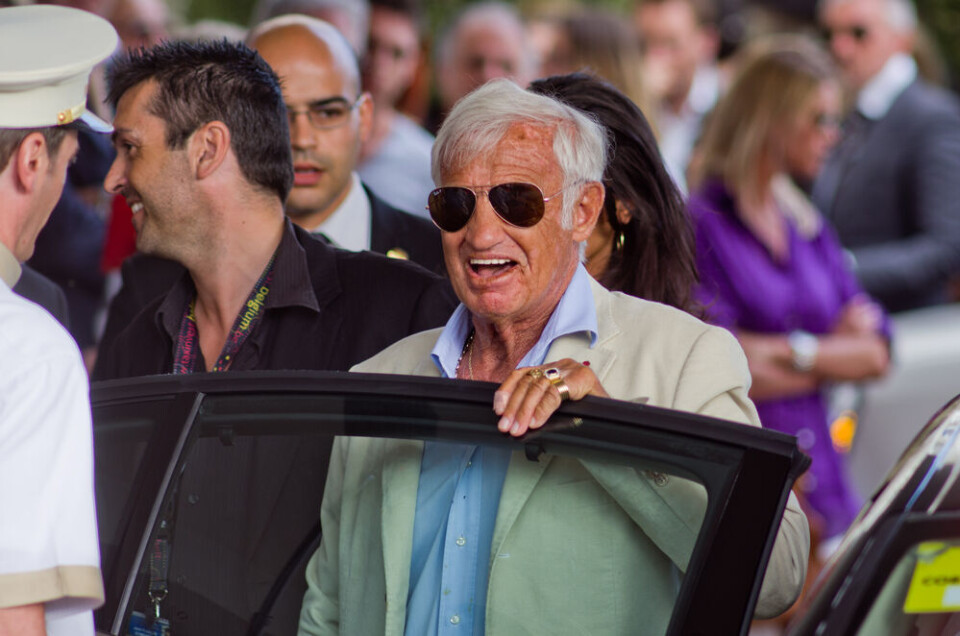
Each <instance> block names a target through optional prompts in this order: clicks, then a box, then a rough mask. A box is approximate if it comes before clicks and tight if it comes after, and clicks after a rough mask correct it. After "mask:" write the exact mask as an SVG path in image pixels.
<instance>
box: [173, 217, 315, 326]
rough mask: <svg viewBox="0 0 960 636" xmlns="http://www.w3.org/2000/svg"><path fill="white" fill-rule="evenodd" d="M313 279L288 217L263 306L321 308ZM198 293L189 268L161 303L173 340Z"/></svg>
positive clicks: (267, 307)
mask: <svg viewBox="0 0 960 636" xmlns="http://www.w3.org/2000/svg"><path fill="white" fill-rule="evenodd" d="M311 280H312V278H311V276H310V268H309V266H308V264H307V255H306V252H305V251H304V249H303V246H302V245H300V242H299V241H298V240H297V235H296V232H295V229H294V227H293V223H291V222H290V219H289V218H287V219H285V220H284V230H283V235H282V236H281V237H280V245H279V246H278V247H277V252H276V255H275V256H274V259H273V279H272V282H271V283H270V293H269V294H268V295H267V298H266V301H265V302H264V304H263V306H264V309H265V310H266V309H273V308H277V307H291V306H300V307H306V308H307V309H311V310H313V311H316V312H319V311H320V304H319V302H318V301H317V296H316V293H315V292H314V290H313V286H312V285H311V284H310V281H311ZM196 293H197V292H196V288H195V287H194V285H193V279H192V278H190V274H189V272H185V273H184V275H183V276H182V277H181V278H180V280H179V281H177V284H176V285H174V287H173V289H171V290H170V293H168V294H167V297H166V298H165V299H164V300H163V302H162V303H161V304H160V308H159V310H158V311H157V316H158V319H159V320H160V324H161V325H163V328H164V330H165V331H166V332H167V334H168V335H169V336H170V337H171V338H173V339H174V340H176V338H177V335H178V334H179V332H180V321H181V320H182V319H183V312H184V310H185V309H186V307H187V303H189V302H190V301H191V300H192V299H193V297H194V296H195V295H196Z"/></svg>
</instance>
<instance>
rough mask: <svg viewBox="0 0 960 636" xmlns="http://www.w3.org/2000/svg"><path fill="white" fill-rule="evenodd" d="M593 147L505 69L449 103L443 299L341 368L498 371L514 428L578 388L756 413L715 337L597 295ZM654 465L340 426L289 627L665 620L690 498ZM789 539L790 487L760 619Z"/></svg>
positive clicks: (597, 139) (782, 595)
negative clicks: (446, 311)
mask: <svg viewBox="0 0 960 636" xmlns="http://www.w3.org/2000/svg"><path fill="white" fill-rule="evenodd" d="M604 159H605V143H604V135H603V131H602V130H601V129H600V127H599V126H598V125H596V124H595V123H593V122H592V121H590V120H589V119H588V118H586V117H585V116H584V115H582V114H580V113H579V112H577V111H576V110H574V109H572V108H569V107H567V106H566V105H564V104H561V103H560V102H558V101H555V100H553V99H551V98H548V97H544V96H540V95H534V94H533V93H530V92H528V91H525V90H523V89H521V88H519V87H517V86H516V85H515V84H513V83H512V82H510V81H509V80H494V81H492V82H490V83H488V84H486V85H485V86H483V87H481V88H480V89H478V90H477V91H475V92H473V93H471V94H470V95H469V96H467V97H466V98H464V99H463V100H462V101H461V102H459V104H458V105H457V106H456V107H455V108H454V109H453V111H452V112H451V114H450V116H449V118H448V119H447V121H446V122H445V123H444V125H443V127H442V128H441V130H440V133H439V136H438V137H437V141H436V145H435V147H434V153H433V172H434V178H435V180H436V181H437V183H438V184H440V187H439V188H437V189H436V190H435V191H433V193H432V194H431V195H430V198H429V206H430V212H431V216H432V217H433V219H434V222H435V223H436V224H437V225H438V226H439V227H440V229H441V231H442V240H443V249H444V257H445V260H446V266H447V271H448V272H449V275H450V279H451V282H452V283H453V286H454V289H455V291H456V293H457V296H458V297H459V298H460V300H461V305H460V306H459V307H458V309H457V310H456V311H455V312H454V314H453V316H452V317H451V318H450V320H449V321H448V322H447V324H446V326H445V327H444V328H442V329H436V330H433V331H427V332H423V333H420V334H417V335H414V336H411V337H409V338H407V339H405V340H402V341H401V342H399V343H397V344H396V345H394V346H392V347H390V348H388V349H386V350H385V351H383V352H381V353H380V354H378V355H377V356H375V357H374V358H372V359H370V360H368V361H366V362H364V363H362V364H360V365H358V366H357V367H355V368H354V370H356V371H366V372H381V373H412V374H415V375H432V376H442V377H448V378H460V379H468V380H469V379H472V380H485V381H492V382H496V383H499V384H500V388H499V389H498V391H497V392H496V394H495V397H494V403H493V409H494V411H495V412H496V413H497V414H498V415H499V416H500V419H499V424H498V427H499V430H500V431H502V432H503V433H505V434H509V435H513V436H521V435H523V434H524V433H526V432H527V431H528V430H530V429H536V428H539V427H541V426H542V425H543V424H544V423H545V422H546V420H547V418H548V417H549V416H550V414H551V413H552V412H553V411H555V410H556V409H557V408H558V407H559V406H560V404H561V403H562V401H563V400H565V399H573V400H578V399H581V398H583V397H584V396H586V395H596V396H608V397H609V396H612V397H614V398H618V399H623V400H635V399H640V398H647V399H648V400H649V403H650V404H654V405H657V406H661V407H668V408H673V409H679V410H685V411H689V412H695V413H702V414H705V415H711V416H715V417H721V418H726V419H729V420H735V421H739V422H743V423H745V424H751V425H754V426H759V421H758V419H757V414H756V411H755V409H754V407H753V404H752V403H751V402H750V399H749V398H748V397H747V389H748V387H749V383H750V375H749V371H748V369H747V365H746V360H745V358H744V356H743V353H742V351H741V350H740V348H739V347H738V345H737V344H736V341H735V340H734V338H733V336H732V335H731V334H730V333H729V332H727V331H725V330H723V329H719V328H715V327H710V326H708V325H706V324H704V323H702V322H700V321H698V320H696V319H695V318H693V317H691V316H690V315H688V314H685V313H683V312H680V311H678V310H675V309H673V308H670V307H666V306H663V305H659V304H656V303H652V302H647V301H643V300H639V299H637V298H634V297H630V296H625V295H623V294H618V293H611V292H609V291H607V290H605V289H604V288H602V287H601V286H600V285H598V284H597V283H595V282H594V281H593V280H592V279H591V278H590V276H589V274H588V273H587V272H586V270H585V269H584V267H583V266H582V265H581V263H580V260H579V243H580V242H581V241H584V240H585V239H586V238H587V236H589V234H590V232H591V230H592V229H593V227H594V224H595V223H596V221H597V217H598V215H599V213H600V209H601V206H602V203H603V198H604V188H603V185H602V184H601V183H600V180H601V178H602V175H603V168H604ZM656 477H657V476H656V475H653V474H651V473H646V472H644V471H635V470H634V469H632V468H627V467H617V466H604V465H600V464H598V463H597V462H589V461H580V460H577V459H572V458H566V457H558V456H545V457H543V458H541V460H540V461H538V462H531V461H527V460H526V459H525V457H524V455H523V453H511V452H510V451H508V450H502V449H498V448H491V447H478V446H475V445H469V444H449V443H440V442H425V443H420V442H414V441H398V440H382V439H361V438H350V439H338V440H337V441H336V442H335V446H334V451H333V454H332V458H331V464H330V473H329V477H328V481H327V488H326V492H325V493H324V499H323V504H322V506H321V517H322V523H323V528H324V536H323V543H322V544H321V546H320V548H319V549H318V551H317V552H316V554H315V555H314V556H313V558H312V560H311V562H310V564H309V566H308V569H307V582H308V591H307V594H306V596H305V599H304V605H303V608H302V611H301V619H300V633H302V634H321V633H338V632H339V633H348V634H375V633H381V634H382V633H392V634H397V633H401V632H404V633H407V634H436V633H438V632H443V631H444V630H445V629H450V628H451V626H456V627H457V628H458V630H459V631H462V632H464V633H474V634H482V633H490V634H498V633H544V634H550V633H562V632H564V631H569V630H570V623H569V622H568V621H570V620H571V619H574V620H576V621H577V623H576V624H578V625H584V624H585V625H590V627H591V630H593V631H595V632H596V633H603V634H607V633H633V634H658V633H664V631H665V630H666V627H667V623H668V621H669V619H670V615H671V611H672V605H673V601H674V598H675V594H676V590H677V585H676V581H677V578H678V576H681V573H682V572H683V571H684V569H685V567H686V565H687V563H688V560H689V558H690V554H691V551H692V549H693V545H694V543H695V542H696V537H697V534H698V527H699V520H700V519H702V517H703V513H704V510H705V506H706V493H705V491H704V489H703V488H702V486H700V485H699V484H695V483H693V482H691V481H688V480H685V479H681V478H670V479H662V478H661V479H657V478H656ZM661 477H662V476H661ZM571 484H575V485H576V487H575V488H569V486H570V485H571ZM374 520H375V521H374ZM600 529H603V531H604V532H603V535H602V536H603V537H604V538H603V539H602V540H598V539H596V537H597V536H598V532H599V531H600ZM451 533H452V534H451ZM808 545H809V539H808V531H807V523H806V518H805V517H804V516H803V513H802V512H801V511H800V510H799V507H798V506H797V504H796V501H795V500H793V499H792V498H791V501H790V504H789V505H788V508H787V511H786V514H785V516H784V520H783V522H782V523H781V527H780V532H779V536H778V539H777V542H776V545H775V547H774V550H773V555H772V557H771V561H770V566H769V568H768V571H767V576H766V580H765V582H764V586H763V590H762V593H761V599H760V603H759V606H758V611H759V612H761V613H764V614H768V615H772V614H776V613H778V612H781V611H783V610H784V609H786V608H787V607H788V606H789V605H790V603H791V602H792V601H793V600H794V599H795V598H796V596H797V595H798V594H799V591H800V588H801V585H802V583H803V580H804V574H805V564H806V561H807V550H808ZM460 548H463V550H461V549H460ZM574 554H576V557H577V561H576V562H577V564H578V565H577V567H578V576H576V577H571V576H569V569H570V559H571V558H572V556H573V555H574ZM600 554H605V555H609V554H615V555H616V561H617V564H616V566H615V567H611V563H610V562H609V558H593V556H592V555H600ZM494 557H497V558H494ZM507 557H509V558H507ZM565 572H566V574H565ZM601 573H602V574H601ZM601 578H602V580H603V585H593V584H592V583H594V582H596V581H598V580H600V579H601ZM531 583H534V584H535V587H536V593H530V592H529V590H530V588H531ZM459 631H458V633H459Z"/></svg>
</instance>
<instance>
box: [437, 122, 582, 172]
mask: <svg viewBox="0 0 960 636" xmlns="http://www.w3.org/2000/svg"><path fill="white" fill-rule="evenodd" d="M555 138H556V127H555V126H548V125H545V124H541V123H535V122H519V123H514V124H511V125H510V126H509V128H507V129H506V131H505V132H504V133H503V134H502V135H501V136H500V138H499V139H490V140H487V143H482V141H483V140H479V139H474V140H472V141H473V143H470V141H471V140H466V143H465V144H464V146H463V147H462V148H461V151H460V152H458V153H455V154H454V155H453V156H452V157H451V158H450V161H449V162H448V164H447V165H444V166H443V167H442V169H441V174H442V176H443V178H444V180H447V179H448V178H449V177H450V176H452V175H457V174H463V173H466V172H476V171H477V170H478V169H484V170H485V171H487V172H491V173H498V172H500V173H507V172H513V171H516V170H522V171H523V172H537V173H540V174H542V175H543V176H544V177H547V176H548V175H551V174H554V173H555V175H556V178H557V179H562V178H563V174H562V170H561V168H560V165H559V163H558V162H557V157H556V154H555V152H554V141H555ZM477 185H480V184H477ZM483 185H493V184H483ZM538 185H539V184H538Z"/></svg>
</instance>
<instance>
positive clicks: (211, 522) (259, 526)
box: [127, 405, 707, 636]
mask: <svg viewBox="0 0 960 636" xmlns="http://www.w3.org/2000/svg"><path fill="white" fill-rule="evenodd" d="M344 408H347V409H349V407H344ZM451 408H453V409H454V410H456V409H457V408H458V407H456V406H452V407H451ZM241 409H242V406H236V405H234V406H232V407H231V411H232V412H231V413H229V414H224V413H216V412H212V411H210V410H207V411H205V412H204V413H202V414H201V415H200V417H199V419H198V426H197V428H196V429H195V435H193V436H192V437H191V438H190V439H189V440H188V442H187V444H188V449H187V450H186V452H185V454H184V460H183V461H182V463H181V465H180V466H179V468H178V469H177V473H176V475H175V477H174V480H173V483H172V484H171V488H170V490H169V492H168V497H167V498H166V500H165V501H164V503H163V505H162V506H161V509H160V510H161V512H160V515H159V518H158V521H157V523H156V525H155V531H154V533H153V536H152V537H151V539H150V544H149V545H150V548H149V549H148V551H147V555H146V557H145V558H144V560H143V562H142V563H141V566H140V568H139V573H138V576H137V580H136V583H135V585H134V588H133V595H132V603H131V606H130V608H129V612H128V619H127V620H128V621H129V622H128V625H131V626H132V625H140V624H143V623H144V622H146V623H149V621H150V617H151V616H153V615H154V614H155V611H156V607H155V603H154V600H155V599H158V598H159V599H161V600H160V602H159V610H160V611H159V613H160V616H161V618H162V620H163V621H165V622H166V623H168V624H169V628H170V631H171V633H175V634H178V635H182V636H189V635H191V634H198V635H199V634H211V633H230V634H244V633H262V634H291V633H294V632H295V631H296V625H297V621H298V619H299V614H300V606H301V602H302V600H303V595H304V591H305V589H306V584H305V580H304V571H305V568H306V564H307V560H308V559H309V557H310V556H312V554H313V553H314V551H315V550H316V548H317V545H318V541H319V538H320V533H319V526H318V524H319V512H320V501H321V497H322V494H321V493H322V492H323V487H324V480H325V478H326V472H327V465H328V458H329V453H330V445H331V443H332V440H333V435H332V432H336V431H337V430H339V428H340V427H341V426H342V422H338V421H337V420H338V417H337V416H330V417H328V416H323V417H319V418H317V419H313V420H303V421H284V422H278V421H275V420H274V421H270V420H267V419H261V418H257V417H253V416H250V415H247V416H242V415H238V414H237V413H236V411H237V410H241ZM215 410H216V409H213V411H215ZM340 411H341V413H342V411H343V409H340ZM340 418H342V415H341V416H340ZM368 424H369V425H370V426H371V427H375V428H378V427H379V428H382V427H383V426H384V425H385V424H389V421H388V420H383V421H379V420H378V419H377V418H372V419H370V418H368ZM400 424H401V426H402V422H401V423H400ZM581 424H582V423H581ZM401 430H402V429H401ZM410 437H413V436H406V435H405V436H404V438H383V437H352V438H350V443H351V444H353V445H354V446H355V447H358V446H361V445H364V446H366V447H368V448H371V449H377V450H376V452H378V453H382V456H378V457H377V458H376V459H373V460H371V464H370V466H369V468H370V470H369V471H368V472H367V474H366V475H365V480H364V484H367V486H365V487H368V488H371V491H370V492H369V493H367V494H368V495H369V496H373V497H382V496H383V494H382V491H381V490H380V488H382V484H383V481H384V480H385V479H387V478H388V477H389V475H384V472H383V471H384V467H385V466H386V467H393V468H396V462H394V461H393V459H394V456H393V455H392V453H393V452H394V451H396V449H400V448H409V447H410V445H413V447H414V448H416V449H418V450H419V449H420V448H422V446H421V442H420V441H419V440H417V439H410ZM504 441H505V443H510V441H509V440H506V439H505V440H504ZM436 443H439V444H441V445H442V444H450V443H452V442H436ZM480 446H481V447H483V448H484V449H485V450H489V451H490V452H506V453H507V454H508V455H509V456H510V457H509V461H510V462H511V465H510V467H509V470H513V471H520V472H523V471H525V470H528V466H533V467H535V466H538V465H540V464H541V463H542V464H545V465H547V467H546V469H545V470H544V471H543V472H542V474H540V475H539V478H538V481H537V487H538V491H537V492H538V494H537V496H535V497H531V498H530V499H529V500H526V504H525V506H524V513H523V515H522V516H521V517H519V518H517V519H516V520H515V522H514V524H513V526H512V527H513V528H514V531H513V533H512V536H511V537H508V538H507V540H506V541H504V542H503V543H502V544H501V549H500V550H499V551H494V553H493V554H492V555H491V557H490V558H491V559H492V560H493V561H494V562H496V567H498V568H500V569H501V570H503V571H506V570H508V569H509V568H511V567H514V568H519V569H518V570H516V571H515V572H514V574H513V575H512V576H513V578H516V577H520V578H521V579H523V580H526V581H527V582H528V583H529V584H530V585H531V586H533V588H534V589H536V588H537V587H538V586H539V587H540V588H542V589H543V590H549V589H550V586H551V584H553V583H557V582H560V581H565V582H567V583H569V585H561V586H559V589H561V590H578V591H579V593H577V594H568V595H566V596H558V597H557V598H549V597H547V598H541V599H539V605H540V606H541V607H542V608H544V610H548V611H544V613H543V626H544V629H545V631H544V633H556V632H558V631H559V632H562V631H569V630H571V629H573V630H577V629H579V627H580V625H581V623H580V622H579V621H581V620H582V619H583V617H584V616H586V615H587V614H588V613H591V612H596V610H597V608H596V607H595V606H593V605H595V603H594V600H593V599H594V598H595V595H594V594H593V593H592V591H595V590H600V589H602V590H603V596H604V597H605V602H606V605H605V607H607V608H608V609H607V610H605V611H604V612H603V615H602V616H597V617H596V619H595V620H594V621H592V625H593V627H594V628H596V627H597V626H598V625H602V624H603V621H604V620H608V621H612V622H611V624H623V622H624V621H625V620H626V621H627V623H628V624H638V623H640V622H642V623H643V624H644V625H645V626H646V627H647V628H648V629H649V630H650V631H648V632H647V633H651V634H656V633H664V632H665V631H666V626H667V623H668V622H669V620H670V617H671V610H672V607H673V602H674V601H675V599H676V598H677V594H678V593H679V590H680V585H681V583H682V581H683V573H684V570H685V568H686V566H687V563H688V562H689V559H690V555H691V553H692V551H693V548H694V544H695V543H696V540H697V537H698V533H699V531H700V527H701V523H702V521H703V517H704V513H705V510H706V507H707V491H706V489H705V488H704V487H703V486H702V485H701V484H699V483H697V482H696V481H695V480H693V479H690V478H689V477H688V476H679V475H678V474H677V473H679V472H685V471H682V469H679V468H674V469H671V468H670V467H669V466H665V465H663V464H662V463H659V462H655V461H653V462H651V461H642V460H637V459H628V458H624V457H623V456H620V455H619V454H617V453H612V452H611V453H604V452H597V451H596V450H592V451H584V452H583V453H582V454H583V455H585V456H586V457H580V456H578V453H577V452H576V451H575V450H574V451H572V452H570V453H561V454H556V455H555V454H544V455H541V456H539V457H537V456H536V454H535V453H532V458H528V456H527V452H526V451H525V450H524V449H522V448H520V447H518V445H517V444H516V443H512V448H513V449H516V450H512V451H511V450H506V451H504V448H505V446H504V445H498V444H482V445H480ZM371 452H374V451H371ZM514 464H515V465H514ZM386 470H388V471H389V470H390V468H387V469H386ZM536 470H538V469H536ZM414 483H416V479H414ZM370 484H373V486H370ZM414 494H415V493H414ZM515 494H516V493H512V494H511V493H509V492H506V493H503V496H502V498H501V505H504V504H505V502H506V501H512V500H513V499H512V497H513V496H514V495H515ZM378 501H380V500H378ZM371 512H376V514H374V515H373V518H372V519H364V522H363V523H359V522H358V523H357V524H356V525H355V526H354V527H353V531H354V532H360V533H372V535H370V536H373V537H379V536H381V535H382V534H383V533H388V532H390V529H389V528H385V527H383V526H382V524H380V519H379V507H378V506H375V507H374V508H372V509H371ZM499 514H507V513H505V512H503V511H502V510H501V512H500V513H499ZM345 523H346V522H345ZM378 524H380V525H378ZM521 554H530V555H535V558H532V559H530V558H528V559H521V558H519V555H521ZM514 563H515V564H516V565H514ZM638 570H643V571H649V572H650V575H649V578H648V580H649V581H650V582H651V584H650V585H645V586H643V588H642V589H637V588H636V587H633V586H630V585H627V584H626V583H627V582H628V581H630V580H633V573H634V572H636V571H638ZM501 576H502V574H501ZM381 578H382V577H381ZM654 582H656V583H654ZM364 585H366V586H369V589H368V590H367V593H368V598H369V597H371V596H372V597H374V598H376V597H380V598H382V592H378V591H377V590H378V586H379V588H382V586H383V583H382V581H378V580H376V579H373V580H370V581H368V582H365V583H364ZM529 603H530V599H526V600H525V599H523V598H516V599H513V600H510V599H507V600H506V602H505V600H504V599H498V603H497V606H498V607H499V608H501V610H502V611H501V614H502V615H501V616H499V617H498V616H491V617H490V620H491V621H496V620H499V621H500V624H507V625H509V624H510V621H511V613H514V612H525V611H527V610H526V609H525V607H524V605H525V604H529ZM550 608H552V609H550ZM365 610H366V608H365V607H341V612H345V613H347V612H363V611H365ZM625 617H628V618H625ZM602 631H603V630H602V629H600V632H602Z"/></svg>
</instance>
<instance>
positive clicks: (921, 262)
mask: <svg viewBox="0 0 960 636" xmlns="http://www.w3.org/2000/svg"><path fill="white" fill-rule="evenodd" d="M958 176H960V103H958V101H957V99H956V98H955V97H954V96H953V95H951V94H949V93H947V92H946V91H943V90H940V89H938V88H935V87H932V86H930V85H928V84H926V83H924V82H923V81H920V80H917V81H915V82H914V83H913V84H911V85H910V86H908V87H907V88H906V89H905V90H904V91H903V93H901V94H900V95H899V96H898V97H897V99H896V100H895V101H894V102H893V104H892V105H891V107H890V110H889V111H888V112H887V114H886V115H885V116H884V117H883V118H882V119H880V120H878V121H865V122H864V123H863V124H862V125H861V127H860V129H859V131H856V132H854V131H851V133H850V135H849V136H848V138H847V139H844V140H842V141H841V142H840V144H838V145H837V147H836V148H835V149H834V152H833V153H832V154H831V156H830V157H829V158H828V160H827V162H826V163H825V164H824V167H823V170H822V172H821V174H820V177H819V178H818V179H817V181H816V183H815V184H814V189H813V200H814V202H815V203H816V204H817V206H818V207H819V208H820V209H821V210H822V211H823V213H824V215H825V216H826V217H827V219H829V220H830V222H831V223H832V224H833V225H834V227H835V228H836V230H837V234H838V235H839V237H840V241H841V243H843V245H844V247H846V248H848V249H850V250H851V252H852V253H853V256H854V257H855V259H856V273H857V276H858V278H859V279H860V281H861V283H862V284H863V286H864V288H865V289H866V291H867V292H869V293H870V294H871V295H872V296H874V297H875V298H877V299H878V300H879V301H880V302H881V303H883V305H884V306H885V307H886V308H887V310H889V311H902V310H906V309H911V308H914V307H920V306H924V305H930V304H933V303H937V302H942V301H943V300H945V299H946V288H947V282H948V280H949V279H950V277H951V275H953V274H955V273H957V272H960V205H958V203H960V178H958Z"/></svg>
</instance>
